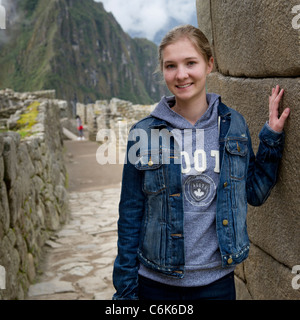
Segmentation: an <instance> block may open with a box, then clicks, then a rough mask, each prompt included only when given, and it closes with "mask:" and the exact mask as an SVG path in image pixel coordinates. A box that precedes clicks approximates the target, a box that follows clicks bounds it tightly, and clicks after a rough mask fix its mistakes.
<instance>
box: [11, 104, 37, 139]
mask: <svg viewBox="0 0 300 320" xmlns="http://www.w3.org/2000/svg"><path fill="white" fill-rule="evenodd" d="M39 105H40V103H39V102H37V101H34V102H33V103H32V104H30V105H29V106H28V107H27V109H26V112H25V113H24V114H22V115H21V117H20V119H19V120H18V121H17V124H18V130H17V132H18V133H19V134H20V136H21V137H22V138H25V137H27V136H30V135H31V128H32V127H33V126H34V125H35V124H36V123H37V121H36V118H37V116H38V113H39V110H38V107H39Z"/></svg>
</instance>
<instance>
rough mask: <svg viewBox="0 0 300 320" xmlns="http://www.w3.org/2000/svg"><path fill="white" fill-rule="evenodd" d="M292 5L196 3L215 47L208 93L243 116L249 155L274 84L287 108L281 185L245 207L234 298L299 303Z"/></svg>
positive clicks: (299, 52) (298, 84)
mask: <svg viewBox="0 0 300 320" xmlns="http://www.w3.org/2000/svg"><path fill="white" fill-rule="evenodd" d="M298 4H299V1H297V0H291V1H285V0H278V1H272V0H263V1H262V0H255V1H253V0H244V1H234V0H197V11H198V23H199V28H200V29H201V30H202V31H203V32H204V33H205V34H206V36H207V37H208V38H209V40H210V41H211V43H212V44H213V51H214V58H215V62H216V67H215V70H214V72H213V73H212V74H211V75H210V76H209V78H208V85H207V88H208V91H209V92H216V93H218V94H220V95H221V96H222V101H223V102H224V103H225V104H227V105H228V106H230V107H233V108H235V109H236V110H238V111H239V112H241V113H242V114H243V115H244V116H245V118H246V120H247V123H248V126H249V130H250V133H251V136H252V143H253V148H254V151H255V152H256V151H257V148H258V143H259V140H258V133H259V131H260V129H261V128H262V126H263V125H264V123H265V121H267V120H268V96H269V95H270V93H271V90H272V87H274V86H275V85H276V84H279V85H280V87H282V88H284V89H285V94H284V97H283V103H282V105H281V110H282V109H283V108H286V107H289V108H291V115H290V118H289V119H288V122H287V124H286V127H285V131H286V147H285V151H284V156H283V160H282V163H281V167H280V172H279V180H278V183H277V185H276V186H275V188H274V189H273V191H272V193H271V196H270V198H269V199H268V200H267V202H266V203H265V204H264V205H263V206H261V207H258V208H254V207H251V206H249V211H248V212H249V213H248V231H249V236H250V241H251V244H252V245H251V249H250V255H249V258H248V259H247V260H246V261H245V262H244V263H243V264H241V265H240V266H239V267H238V268H237V269H236V284H237V295H238V298H239V299H300V290H296V289H293V286H292V279H293V277H295V274H292V269H293V267H294V266H295V265H300V209H299V208H300V198H299V195H298V193H299V190H300V171H299V168H298V163H299V159H300V149H299V148H297V147H296V146H297V145H298V142H299V141H298V140H299V122H300V121H299V120H300V109H299V101H300V78H299V76H300V64H299V61H300V43H299V39H300V31H299V29H298V30H296V29H294V28H293V26H292V19H293V17H294V16H295V14H292V8H293V7H294V6H296V5H298Z"/></svg>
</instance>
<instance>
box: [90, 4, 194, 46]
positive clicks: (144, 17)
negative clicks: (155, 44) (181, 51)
mask: <svg viewBox="0 0 300 320" xmlns="http://www.w3.org/2000/svg"><path fill="white" fill-rule="evenodd" d="M95 1H97V2H99V0H95ZM101 2H102V3H103V5H104V8H105V10H106V11H109V12H112V13H113V15H114V16H115V18H116V19H117V21H118V22H119V23H120V25H121V26H122V28H123V29H124V30H125V31H126V32H128V33H136V34H140V35H142V36H144V37H146V38H148V39H150V40H153V39H154V37H155V35H156V33H157V32H159V31H160V30H162V29H164V28H165V27H166V26H167V25H168V24H169V22H170V20H171V19H172V18H173V19H175V20H177V21H178V22H179V23H182V24H184V23H191V21H192V20H193V19H194V17H195V15H196V1H195V0H150V1H145V0H130V2H129V1H124V0H101Z"/></svg>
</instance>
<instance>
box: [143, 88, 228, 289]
mask: <svg viewBox="0 0 300 320" xmlns="http://www.w3.org/2000/svg"><path fill="white" fill-rule="evenodd" d="M206 98H207V103H208V109H207V110H206V112H205V113H204V115H203V116H202V117H201V118H200V119H199V120H198V121H197V122H196V123H195V125H192V124H191V123H190V122H189V121H187V120H186V119H185V118H184V117H182V116H181V115H179V114H178V113H176V112H175V111H173V110H172V107H173V106H174V104H175V98H174V97H169V98H167V97H163V98H162V100H161V101H160V103H159V104H158V105H157V107H156V108H155V110H154V111H153V112H152V113H151V115H152V116H154V117H156V118H159V119H162V120H165V121H166V122H168V123H169V125H170V126H171V127H173V128H174V129H175V128H176V129H180V130H174V135H175V139H176V135H178V134H181V137H178V136H177V139H178V141H180V143H182V152H181V154H182V157H181V160H182V188H183V195H184V197H183V199H184V200H183V201H184V241H185V276H184V278H183V279H176V278H173V277H170V276H166V275H163V274H160V273H158V272H156V271H153V270H149V269H148V268H146V267H145V266H143V265H141V266H140V269H139V274H140V275H142V276H144V277H147V278H150V279H152V280H155V281H158V282H161V283H165V284H168V285H174V286H183V287H193V286H203V285H207V284H210V283H212V282H214V281H216V280H218V279H220V278H221V277H223V276H225V275H226V274H228V273H230V272H232V271H233V270H234V267H233V268H226V269H222V268H221V255H220V251H219V246H218V239H217V233H216V223H215V219H216V191H217V187H218V183H219V172H220V168H219V131H218V105H219V101H220V96H219V95H217V94H207V96H206ZM172 132H173V131H172Z"/></svg>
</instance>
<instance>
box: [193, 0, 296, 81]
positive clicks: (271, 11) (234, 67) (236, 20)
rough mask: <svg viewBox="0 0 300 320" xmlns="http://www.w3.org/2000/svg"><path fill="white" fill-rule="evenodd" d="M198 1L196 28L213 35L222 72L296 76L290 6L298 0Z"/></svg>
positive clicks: (241, 74) (250, 75) (215, 51)
mask: <svg viewBox="0 0 300 320" xmlns="http://www.w3.org/2000/svg"><path fill="white" fill-rule="evenodd" d="M197 3H198V6H197V7H198V22H199V28H200V29H203V30H204V31H205V33H206V35H207V36H208V37H209V38H210V37H211V35H212V37H213V45H214V53H215V58H216V60H217V65H218V70H219V71H220V72H221V73H222V74H224V75H230V76H238V77H243V76H246V77H270V76H273V77H278V76H280V77H290V76H299V74H300V65H299V61H300V50H299V31H298V30H297V29H294V28H293V26H292V19H293V17H294V16H295V14H294V15H293V14H292V8H293V7H294V6H296V5H298V4H299V2H298V1H297V0H291V1H289V2H286V1H285V0H279V1H272V0H264V1H257V2H255V3H253V1H252V0H245V1H234V0H226V1H209V0H204V1H203V0H197ZM209 13H210V15H208V14H209ZM209 17H211V19H209ZM209 20H210V21H209Z"/></svg>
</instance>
